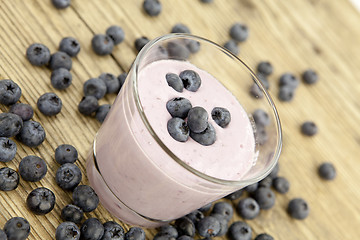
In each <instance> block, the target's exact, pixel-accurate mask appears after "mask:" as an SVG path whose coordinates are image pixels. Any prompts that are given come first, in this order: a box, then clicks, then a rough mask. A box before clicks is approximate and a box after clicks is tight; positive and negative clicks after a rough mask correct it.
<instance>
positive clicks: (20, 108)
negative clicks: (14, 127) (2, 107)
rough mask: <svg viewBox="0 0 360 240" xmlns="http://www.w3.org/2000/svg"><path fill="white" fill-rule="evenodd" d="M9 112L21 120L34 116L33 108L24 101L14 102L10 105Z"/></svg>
mask: <svg viewBox="0 0 360 240" xmlns="http://www.w3.org/2000/svg"><path fill="white" fill-rule="evenodd" d="M9 112H10V113H13V114H16V115H18V116H19V117H21V119H22V120H23V121H27V120H30V119H31V118H32V117H33V116H34V110H33V108H32V107H31V106H30V105H29V104H26V103H15V104H14V105H12V106H11V107H10V109H9Z"/></svg>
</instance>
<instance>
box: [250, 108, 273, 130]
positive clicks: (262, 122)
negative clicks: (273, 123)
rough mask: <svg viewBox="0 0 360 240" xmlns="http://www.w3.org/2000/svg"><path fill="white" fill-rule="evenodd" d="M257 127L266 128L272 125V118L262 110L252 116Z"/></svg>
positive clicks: (256, 111) (257, 110)
mask: <svg viewBox="0 0 360 240" xmlns="http://www.w3.org/2000/svg"><path fill="white" fill-rule="evenodd" d="M252 116H253V118H254V121H255V124H256V126H259V127H265V126H268V125H269V124H270V117H269V114H267V112H265V111H264V110H262V109H256V110H255V111H254V112H253V114H252Z"/></svg>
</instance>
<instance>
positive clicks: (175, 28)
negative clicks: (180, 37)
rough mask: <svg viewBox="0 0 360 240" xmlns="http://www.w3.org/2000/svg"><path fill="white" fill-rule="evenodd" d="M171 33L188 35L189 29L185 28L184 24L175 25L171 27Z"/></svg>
mask: <svg viewBox="0 0 360 240" xmlns="http://www.w3.org/2000/svg"><path fill="white" fill-rule="evenodd" d="M171 33H188V34H190V33H191V31H190V29H189V27H188V26H186V25H185V24H183V23H177V24H175V25H174V26H173V27H172V29H171Z"/></svg>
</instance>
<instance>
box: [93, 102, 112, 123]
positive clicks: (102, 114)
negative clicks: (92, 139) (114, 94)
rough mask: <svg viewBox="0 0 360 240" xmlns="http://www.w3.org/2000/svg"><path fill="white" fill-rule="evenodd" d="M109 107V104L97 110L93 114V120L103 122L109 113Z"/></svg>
mask: <svg viewBox="0 0 360 240" xmlns="http://www.w3.org/2000/svg"><path fill="white" fill-rule="evenodd" d="M110 108H111V105H110V104H103V105H101V106H100V107H99V108H98V109H97V110H96V114H95V118H96V119H97V120H98V121H99V122H100V123H102V122H104V120H105V118H106V115H107V114H108V112H109V111H110Z"/></svg>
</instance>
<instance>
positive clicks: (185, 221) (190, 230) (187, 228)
mask: <svg viewBox="0 0 360 240" xmlns="http://www.w3.org/2000/svg"><path fill="white" fill-rule="evenodd" d="M175 227H176V229H177V231H178V233H179V236H182V235H187V236H190V237H194V236H195V224H194V223H193V221H191V219H189V218H188V217H182V218H178V219H176V221H175Z"/></svg>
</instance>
